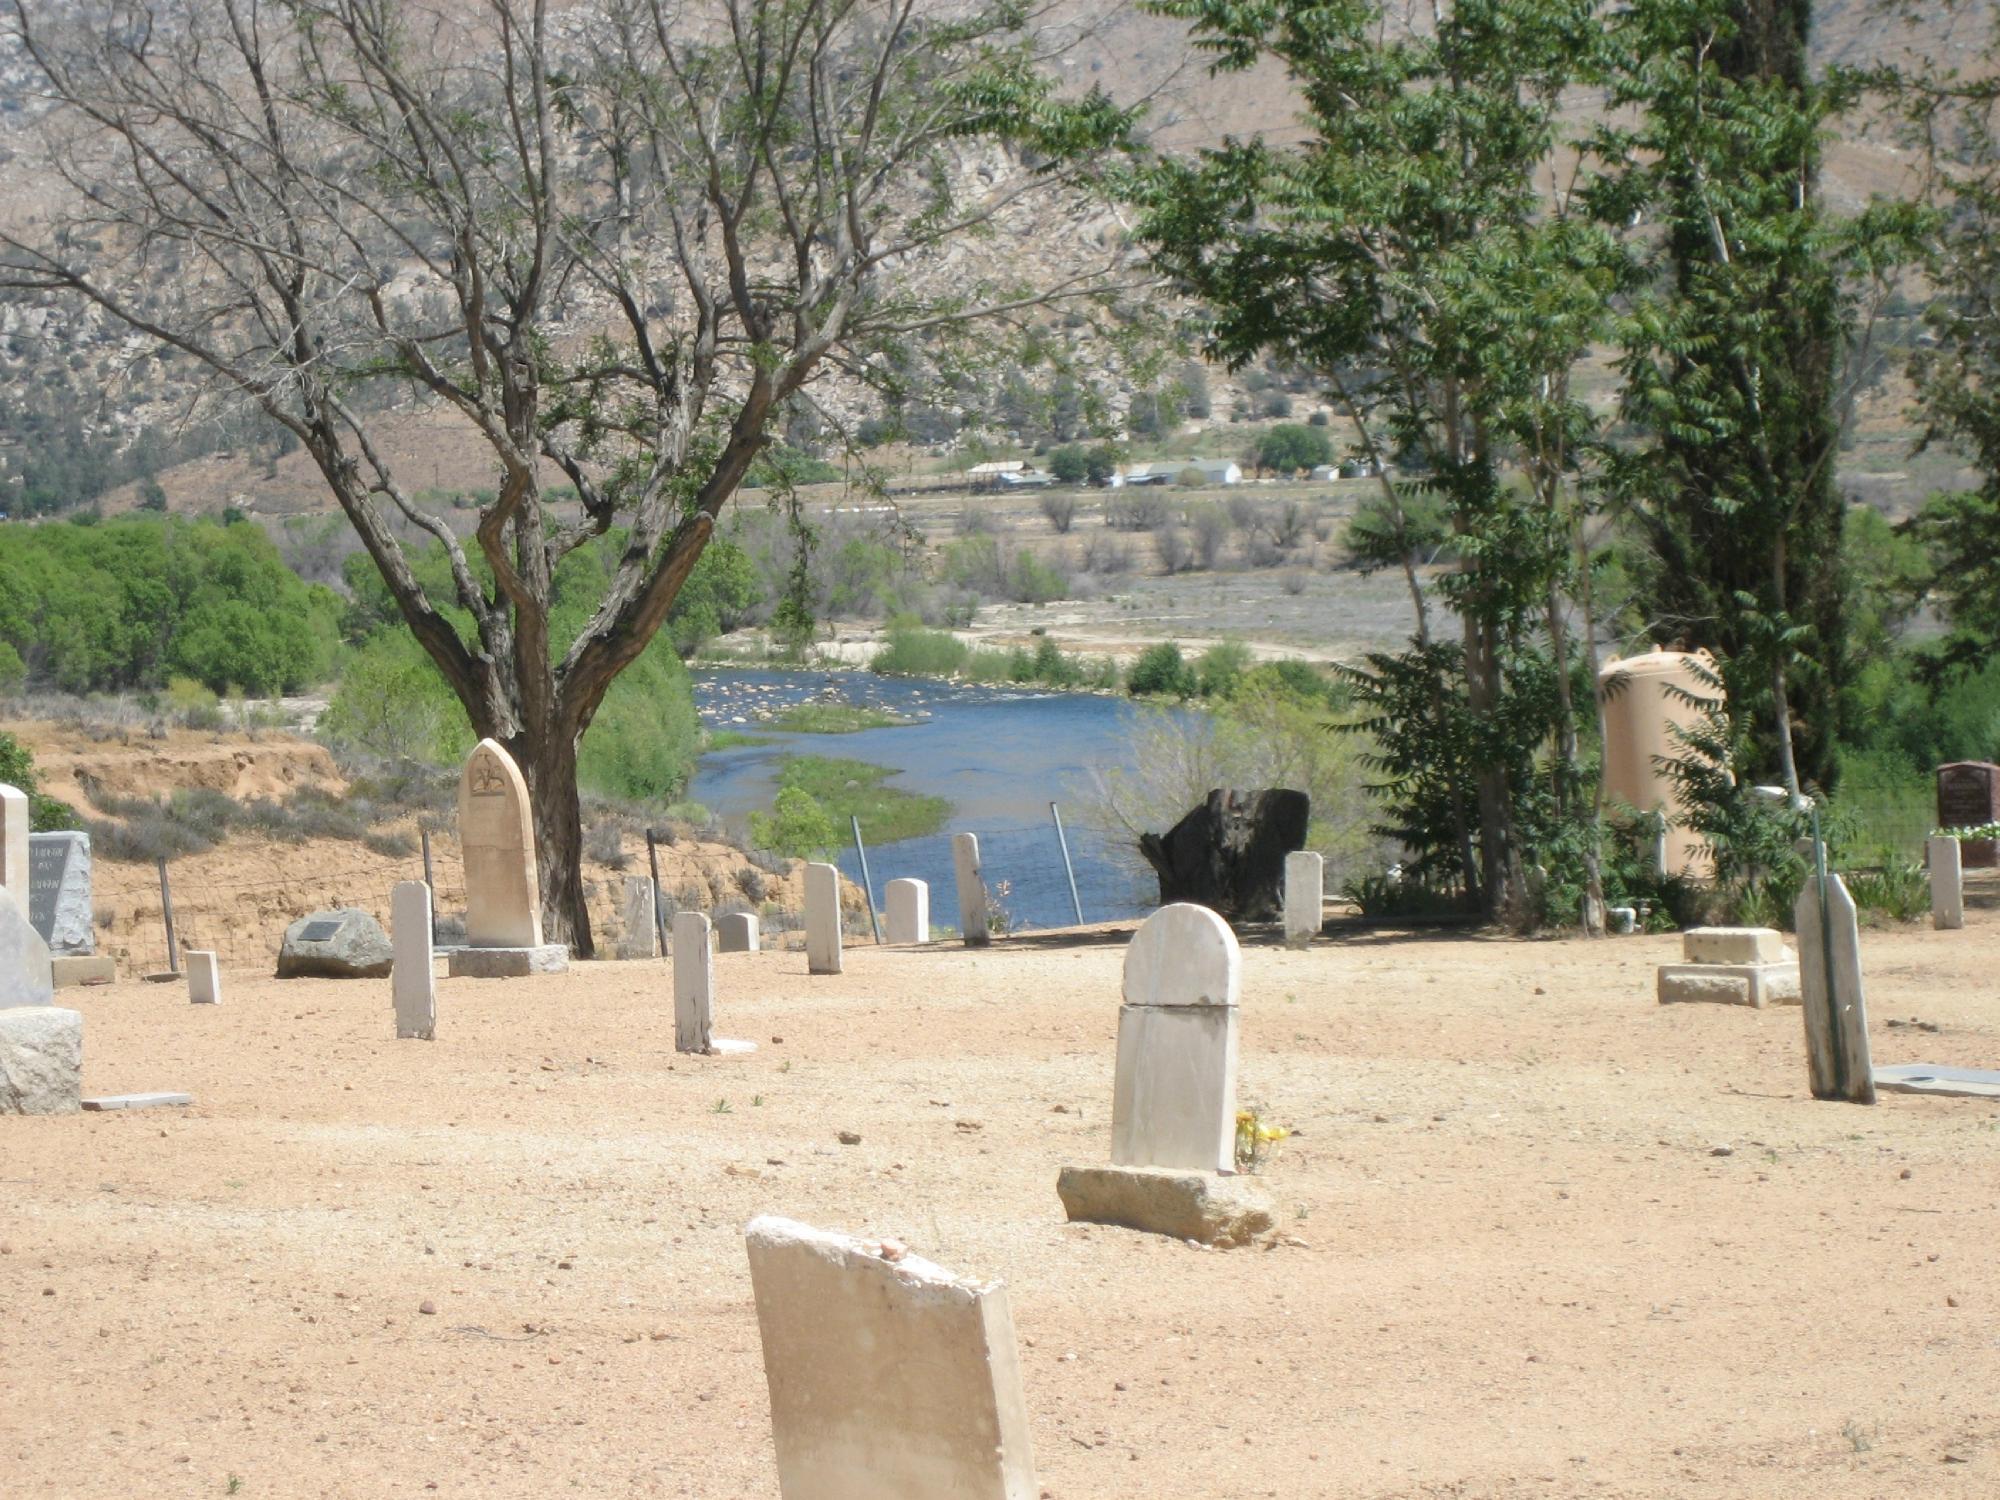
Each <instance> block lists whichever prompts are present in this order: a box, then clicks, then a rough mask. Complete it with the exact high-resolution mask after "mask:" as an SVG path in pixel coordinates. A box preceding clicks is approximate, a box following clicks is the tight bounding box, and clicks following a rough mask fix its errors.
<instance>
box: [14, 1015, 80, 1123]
mask: <svg viewBox="0 0 2000 1500" xmlns="http://www.w3.org/2000/svg"><path fill="white" fill-rule="evenodd" d="M82 1104H83V1015H82V1013H81V1012H79V1011H74V1010H64V1009H62V1008H61V1007H59V1006H54V1005H17V1006H12V1007H10V1008H8V1009H5V1010H0V1115H67V1114H74V1113H76V1111H77V1110H78V1109H80V1108H81V1107H82Z"/></svg>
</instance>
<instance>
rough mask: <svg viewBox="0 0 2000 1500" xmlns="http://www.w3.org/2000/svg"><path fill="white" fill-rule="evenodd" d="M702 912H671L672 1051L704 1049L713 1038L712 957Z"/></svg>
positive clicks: (703, 1050)
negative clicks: (672, 967) (672, 915)
mask: <svg viewBox="0 0 2000 1500" xmlns="http://www.w3.org/2000/svg"><path fill="white" fill-rule="evenodd" d="M708 933H709V923H708V915H707V913H705V912H698V911H681V912H675V913H674V1050H675V1051H676V1052H703V1053H705V1052H708V1051H709V1050H710V1043H711V1042H712V1041H713V1039H714V1014H713V1011H714V1005H715V958H714V955H713V953H712V951H711V950H710V948H709V945H708Z"/></svg>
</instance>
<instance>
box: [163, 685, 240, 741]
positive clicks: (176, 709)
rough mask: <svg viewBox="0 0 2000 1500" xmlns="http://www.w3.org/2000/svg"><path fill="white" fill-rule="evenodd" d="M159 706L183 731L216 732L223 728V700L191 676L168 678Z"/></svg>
mask: <svg viewBox="0 0 2000 1500" xmlns="http://www.w3.org/2000/svg"><path fill="white" fill-rule="evenodd" d="M160 705H161V707H163V708H164V709H165V710H166V711H167V714H168V716H169V717H171V718H172V719H173V721H174V722H175V723H176V724H179V725H181V726H182V727H183V728H187V729H199V730H203V731H206V732H209V733H214V732H215V731H217V730H219V729H221V728H222V727H223V723H224V720H223V717H222V700H221V699H219V698H217V697H216V696H215V694H214V693H212V692H210V691H209V690H208V688H207V687H206V686H205V685H203V684H202V683H199V682H196V681H195V680H194V679H193V678H192V677H169V678H168V679H167V690H166V691H165V692H164V693H162V694H161V695H160Z"/></svg>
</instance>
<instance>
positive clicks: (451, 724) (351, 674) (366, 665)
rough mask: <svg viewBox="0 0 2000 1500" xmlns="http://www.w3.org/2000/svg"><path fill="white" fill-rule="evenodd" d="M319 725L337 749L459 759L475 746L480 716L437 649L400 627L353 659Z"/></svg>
mask: <svg viewBox="0 0 2000 1500" xmlns="http://www.w3.org/2000/svg"><path fill="white" fill-rule="evenodd" d="M315 733H316V734H317V735H318V736H319V738H320V739H322V740H324V741H325V742H326V743H327V744H328V745H331V746H332V747H333V748H334V749H336V750H340V751H343V752H345V753H348V754H356V753H359V754H363V755H370V756H375V757H377V758H379V759H383V760H399V759H401V760H415V761H422V762H424V763H426V764H429V765H452V764H456V763H457V762H459V761H462V760H464V759H465V757H466V756H467V755H468V754H469V753H470V752H471V750H472V746H473V740H474V736H473V733H472V721H471V720H469V719H468V718H466V716H465V709H464V707H463V706H462V705H461V704H460V703H459V701H458V697H457V695H456V694H455V693H453V692H452V690H451V686H450V684H448V683H447V682H446V681H445V680H444V674H443V673H442V672H440V671H438V669H437V663H436V662H434V661H432V660H431V658H430V653H429V652H427V651H425V650H424V648H423V647H422V646H419V645H418V644H417V642H416V639H415V637H413V636H411V635H409V634H407V633H406V632H403V631H399V630H385V631H383V632H381V633H380V634H378V635H376V636H374V637H373V638H372V639H370V640H369V642H368V643H367V644H366V645H365V646H363V647H362V648H361V649H360V650H359V651H357V652H355V653H354V655H353V657H352V658H351V659H350V660H349V661H348V664H347V670H346V671H345V672H343V673H342V674H341V678H340V685H339V686H338V687H336V688H335V689H334V693H333V698H332V701H331V702H329V703H328V704H327V706H326V712H325V713H323V714H321V715H320V719H319V725H318V728H317V729H316V731H315Z"/></svg>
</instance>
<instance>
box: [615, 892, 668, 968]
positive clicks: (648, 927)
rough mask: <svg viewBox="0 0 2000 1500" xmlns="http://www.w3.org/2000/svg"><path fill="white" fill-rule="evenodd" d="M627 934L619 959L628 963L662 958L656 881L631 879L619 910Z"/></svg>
mask: <svg viewBox="0 0 2000 1500" xmlns="http://www.w3.org/2000/svg"><path fill="white" fill-rule="evenodd" d="M619 915H620V917H621V919H622V920H623V922H624V924H625V931H624V932H623V933H622V934H621V935H620V937H619V939H618V956H619V957H620V958H625V959H639V958H658V957H659V956H660V921H659V902H658V898H657V897H656V896H655V894H654V887H653V877H652V876H650V875H627V876H626V877H625V901H624V904H623V905H622V906H621V907H620V909H619Z"/></svg>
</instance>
